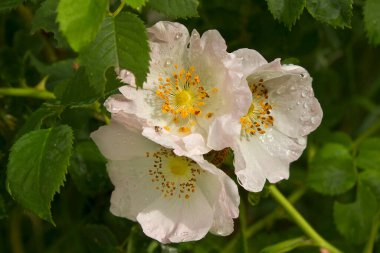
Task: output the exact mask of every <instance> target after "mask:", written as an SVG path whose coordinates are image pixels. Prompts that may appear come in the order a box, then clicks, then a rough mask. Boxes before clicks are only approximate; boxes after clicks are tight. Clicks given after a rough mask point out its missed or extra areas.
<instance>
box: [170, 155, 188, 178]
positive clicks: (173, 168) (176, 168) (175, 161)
mask: <svg viewBox="0 0 380 253" xmlns="http://www.w3.org/2000/svg"><path fill="white" fill-rule="evenodd" d="M168 168H169V170H170V172H171V173H173V175H175V176H184V175H185V174H186V173H187V172H188V171H189V170H190V168H189V165H188V163H187V161H186V160H185V159H183V158H182V157H171V158H169V159H168Z"/></svg>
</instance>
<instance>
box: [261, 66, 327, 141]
mask: <svg viewBox="0 0 380 253" xmlns="http://www.w3.org/2000/svg"><path fill="white" fill-rule="evenodd" d="M298 71H300V69H299V68H297V69H294V70H292V71H291V72H285V73H283V74H282V75H281V76H279V77H276V78H273V79H270V80H268V81H266V82H265V83H264V85H265V87H266V88H267V89H268V91H269V103H270V104H271V105H272V107H273V110H272V116H273V117H274V127H276V128H278V129H279V130H280V131H281V132H283V133H285V134H287V135H288V136H291V137H294V138H297V137H299V136H305V135H307V134H309V133H310V132H312V131H314V130H315V129H316V128H317V127H318V126H319V124H320V123H321V120H322V115H323V113H322V109H321V106H320V104H319V102H318V100H317V99H316V98H315V97H314V92H313V89H312V87H311V81H312V79H311V77H310V76H309V75H308V73H307V72H304V73H302V74H298V73H296V72H298Z"/></svg>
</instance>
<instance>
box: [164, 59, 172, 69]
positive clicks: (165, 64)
mask: <svg viewBox="0 0 380 253" xmlns="http://www.w3.org/2000/svg"><path fill="white" fill-rule="evenodd" d="M170 65H172V61H171V59H166V60H165V62H164V66H165V67H169V66H170Z"/></svg>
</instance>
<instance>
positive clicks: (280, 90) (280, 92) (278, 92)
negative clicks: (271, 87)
mask: <svg viewBox="0 0 380 253" xmlns="http://www.w3.org/2000/svg"><path fill="white" fill-rule="evenodd" d="M284 91H285V86H281V87H280V88H278V89H277V91H276V93H277V94H278V95H280V94H282V93H284Z"/></svg>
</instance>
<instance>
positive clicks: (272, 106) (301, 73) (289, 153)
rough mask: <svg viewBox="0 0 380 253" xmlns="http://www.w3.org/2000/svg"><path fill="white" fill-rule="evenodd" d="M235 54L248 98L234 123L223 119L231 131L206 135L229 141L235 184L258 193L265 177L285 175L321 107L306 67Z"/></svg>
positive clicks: (215, 141)
mask: <svg viewBox="0 0 380 253" xmlns="http://www.w3.org/2000/svg"><path fill="white" fill-rule="evenodd" d="M234 54H235V56H236V57H237V58H240V59H242V61H243V69H242V70H243V71H244V74H245V76H246V78H247V81H248V85H249V88H250V90H251V94H252V98H251V99H252V100H251V101H252V102H251V105H250V107H249V110H248V112H247V113H246V115H245V116H243V117H241V118H240V122H239V123H237V124H235V127H231V124H229V125H227V124H225V125H223V124H221V126H220V128H223V127H228V128H229V131H228V129H224V130H222V131H221V132H225V133H229V135H228V136H225V137H224V138H220V137H219V136H217V135H210V136H209V139H210V140H212V141H210V142H209V145H210V146H211V147H212V148H217V147H220V146H223V145H226V144H227V143H228V144H229V145H230V146H232V149H233V150H234V166H235V173H236V175H237V177H238V181H239V183H240V184H241V185H242V186H243V187H244V188H245V189H246V190H248V191H253V192H258V191H261V190H262V189H263V187H264V184H265V181H266V180H268V181H269V182H270V183H276V182H278V181H280V180H282V179H287V178H288V177H289V164H290V163H291V162H292V161H294V160H297V159H298V158H299V157H300V155H301V154H302V152H303V150H304V149H305V147H306V135H308V134H309V133H310V132H311V131H313V130H315V129H316V128H317V127H318V126H319V124H320V123H321V120H322V109H321V106H320V104H319V102H318V100H317V99H316V98H315V97H314V92H313V89H312V86H311V83H312V78H311V77H310V75H309V74H308V72H307V71H306V70H305V69H304V68H302V67H299V66H296V65H281V63H280V60H279V59H277V60H274V61H273V62H271V63H268V62H267V61H266V60H265V59H264V58H263V57H262V56H261V55H260V54H259V53H258V52H256V51H255V50H250V49H240V50H237V51H236V52H234ZM236 125H237V126H236Z"/></svg>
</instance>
